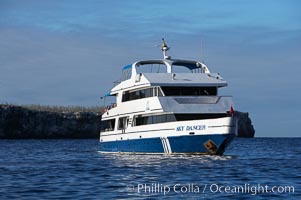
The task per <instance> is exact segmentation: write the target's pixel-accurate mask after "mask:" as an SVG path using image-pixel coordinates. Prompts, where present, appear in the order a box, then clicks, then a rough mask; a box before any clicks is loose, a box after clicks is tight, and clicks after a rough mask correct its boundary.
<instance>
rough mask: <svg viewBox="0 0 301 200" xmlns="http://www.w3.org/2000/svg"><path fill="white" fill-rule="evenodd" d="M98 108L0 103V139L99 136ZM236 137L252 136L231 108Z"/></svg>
mask: <svg viewBox="0 0 301 200" xmlns="http://www.w3.org/2000/svg"><path fill="white" fill-rule="evenodd" d="M101 115H102V108H101V107H93V108H85V107H62V106H40V105H28V106H18V105H11V104H0V139H60V138H62V139H63V138H70V139H71V138H73V139H75V138H76V139H77V138H78V139H88V138H95V139H97V138H98V137H99V131H100V129H101ZM235 116H236V117H237V118H238V137H254V134H255V130H254V127H253V125H252V121H251V119H250V118H249V114H248V113H245V112H239V111H235Z"/></svg>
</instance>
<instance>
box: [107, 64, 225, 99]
mask: <svg viewBox="0 0 301 200" xmlns="http://www.w3.org/2000/svg"><path fill="white" fill-rule="evenodd" d="M184 85H185V86H187V87H189V86H213V87H223V86H226V85H227V82H226V81H224V80H223V78H222V77H221V76H220V75H219V74H216V73H210V71H209V69H208V67H207V66H206V65H205V64H203V63H201V62H198V61H190V60H178V59H163V60H144V61H138V62H135V63H133V64H132V65H127V66H125V67H123V70H122V75H121V78H120V80H119V81H118V85H116V86H115V87H114V88H113V89H112V91H111V94H114V93H116V92H118V91H120V90H126V89H128V88H131V89H134V88H139V87H145V86H184Z"/></svg>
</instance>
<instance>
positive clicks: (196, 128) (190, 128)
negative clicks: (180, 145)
mask: <svg viewBox="0 0 301 200" xmlns="http://www.w3.org/2000/svg"><path fill="white" fill-rule="evenodd" d="M205 129H206V125H194V126H177V127H176V131H200V130H205Z"/></svg>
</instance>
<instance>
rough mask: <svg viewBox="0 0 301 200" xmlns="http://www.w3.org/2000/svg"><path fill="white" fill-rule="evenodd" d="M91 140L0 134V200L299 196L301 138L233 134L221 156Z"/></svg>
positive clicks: (299, 197) (268, 197)
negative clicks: (111, 149)
mask: <svg viewBox="0 0 301 200" xmlns="http://www.w3.org/2000/svg"><path fill="white" fill-rule="evenodd" d="M97 142H98V141H97V140H0V199H1V200H2V199H100V200H101V199H127V198H129V199H131V198H132V199H152V198H153V199H155V198H156V199H157V198H163V197H165V198H170V199H175V198H187V199H227V198H229V199H301V191H300V190H301V138H254V139H235V141H234V142H233V143H232V145H231V146H230V147H229V148H228V149H227V151H226V152H225V155H224V156H204V155H203V156H201V155H177V156H171V155H122V154H100V153H98V152H97V145H98V144H97ZM272 190H273V191H272Z"/></svg>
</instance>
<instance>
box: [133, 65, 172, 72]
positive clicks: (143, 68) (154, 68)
mask: <svg viewBox="0 0 301 200" xmlns="http://www.w3.org/2000/svg"><path fill="white" fill-rule="evenodd" d="M136 70H137V74H139V73H167V67H166V65H165V64H164V63H154V64H143V65H139V66H137V68H136Z"/></svg>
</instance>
